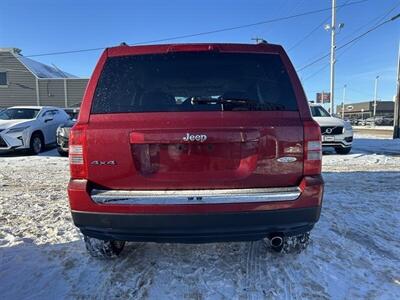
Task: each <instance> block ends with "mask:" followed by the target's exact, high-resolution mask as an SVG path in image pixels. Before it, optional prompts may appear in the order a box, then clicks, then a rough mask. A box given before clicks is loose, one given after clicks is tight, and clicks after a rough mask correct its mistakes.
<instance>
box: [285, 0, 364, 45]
mask: <svg viewBox="0 0 400 300" xmlns="http://www.w3.org/2000/svg"><path fill="white" fill-rule="evenodd" d="M349 1H350V0H347V1H346V2H345V3H344V5H346V4H347V3H348V2H349ZM366 1H369V0H365V1H361V2H366ZM352 3H353V4H354V2H352ZM358 3H360V2H358ZM336 7H338V6H336ZM342 7H343V6H342ZM342 7H339V9H338V12H339V11H340V9H341V8H342ZM330 18H331V16H328V17H327V18H325V19H324V20H323V21H322V22H321V23H319V24H318V25H317V26H315V27H314V28H313V29H312V30H311V31H310V32H309V33H307V34H306V35H305V36H304V37H303V38H302V39H300V40H299V41H297V42H296V43H295V44H294V45H293V46H291V47H290V48H289V49H288V52H289V51H291V50H293V49H294V48H297V47H298V46H299V45H300V44H302V43H303V42H304V41H305V40H306V39H308V38H309V37H310V36H312V35H313V34H314V32H316V31H317V30H318V29H321V28H322V26H323V25H324V24H325V23H326V22H327V21H328V20H329V19H330Z"/></svg>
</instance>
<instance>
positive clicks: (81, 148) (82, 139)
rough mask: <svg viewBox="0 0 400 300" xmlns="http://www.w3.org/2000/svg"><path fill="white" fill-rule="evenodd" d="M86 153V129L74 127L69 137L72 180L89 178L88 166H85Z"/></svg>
mask: <svg viewBox="0 0 400 300" xmlns="http://www.w3.org/2000/svg"><path fill="white" fill-rule="evenodd" d="M85 152H86V127H85V126H82V125H77V126H74V127H73V128H72V129H71V132H70V135H69V167H70V171H71V178H73V179H85V178H87V166H86V164H85Z"/></svg>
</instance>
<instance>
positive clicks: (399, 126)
mask: <svg viewBox="0 0 400 300" xmlns="http://www.w3.org/2000/svg"><path fill="white" fill-rule="evenodd" d="M393 138H394V139H400V43H399V54H398V62H397V93H396V98H395V102H394V128H393Z"/></svg>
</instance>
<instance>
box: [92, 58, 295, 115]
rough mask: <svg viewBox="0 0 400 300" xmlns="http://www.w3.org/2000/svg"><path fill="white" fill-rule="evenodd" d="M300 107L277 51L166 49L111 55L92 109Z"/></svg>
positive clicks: (146, 109)
mask: <svg viewBox="0 0 400 300" xmlns="http://www.w3.org/2000/svg"><path fill="white" fill-rule="evenodd" d="M269 110H284V111H294V110H297V102H296V98H295V95H294V92H293V89H292V85H291V82H290V80H289V76H288V74H287V72H286V69H285V67H284V65H283V63H282V61H281V59H280V57H279V55H276V54H245V53H214V52H191V53H167V54H156V55H138V56H122V57H112V58H109V59H108V60H107V62H106V64H105V66H104V69H103V71H102V73H101V75H100V78H99V81H98V84H97V87H96V91H95V95H94V99H93V104H92V113H94V114H104V113H128V112H164V111H170V112H188V111H189V112H190V111H269Z"/></svg>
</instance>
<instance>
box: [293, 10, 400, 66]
mask: <svg viewBox="0 0 400 300" xmlns="http://www.w3.org/2000/svg"><path fill="white" fill-rule="evenodd" d="M399 17H400V13H399V14H397V15H395V16H393V17H392V18H390V19H388V20H386V21H384V22H382V23H380V24H378V25H376V26H374V27H372V28H370V29H369V30H367V31H366V32H364V33H362V34H360V35H358V36H357V37H355V38H353V39H351V40H350V41H348V42H346V43H344V44H343V45H341V46H340V47H337V48H336V51H338V50H340V49H342V48H344V47H346V46H348V45H350V44H352V43H354V42H356V41H358V40H359V39H361V38H363V37H364V36H366V35H367V34H369V33H370V32H372V31H374V30H376V29H378V28H379V27H381V26H383V25H385V24H386V23H389V22H391V21H394V20H396V19H397V18H399ZM329 55H330V53H327V54H325V55H323V56H321V57H319V58H317V59H315V60H313V61H312V62H310V63H308V64H306V65H305V66H303V67H301V68H299V69H297V72H300V71H303V70H304V69H306V68H308V67H311V66H312V65H314V64H316V63H317V62H319V61H321V60H323V59H324V58H326V57H328V56H329Z"/></svg>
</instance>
